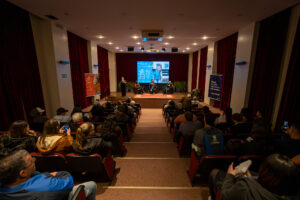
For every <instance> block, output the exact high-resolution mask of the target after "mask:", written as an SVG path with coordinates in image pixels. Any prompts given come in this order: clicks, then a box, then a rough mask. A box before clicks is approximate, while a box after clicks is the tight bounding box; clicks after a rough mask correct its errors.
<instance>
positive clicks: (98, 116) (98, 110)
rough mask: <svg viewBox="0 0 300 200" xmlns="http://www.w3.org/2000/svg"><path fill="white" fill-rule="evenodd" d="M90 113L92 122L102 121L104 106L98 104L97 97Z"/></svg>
mask: <svg viewBox="0 0 300 200" xmlns="http://www.w3.org/2000/svg"><path fill="white" fill-rule="evenodd" d="M91 113H92V115H93V121H94V122H101V121H104V108H103V106H102V105H101V104H100V101H99V99H96V101H95V104H94V105H93V107H92V110H91Z"/></svg>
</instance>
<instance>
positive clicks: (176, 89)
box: [174, 81, 180, 92]
mask: <svg viewBox="0 0 300 200" xmlns="http://www.w3.org/2000/svg"><path fill="white" fill-rule="evenodd" d="M174 88H175V91H176V92H179V90H180V82H179V81H175V82H174Z"/></svg>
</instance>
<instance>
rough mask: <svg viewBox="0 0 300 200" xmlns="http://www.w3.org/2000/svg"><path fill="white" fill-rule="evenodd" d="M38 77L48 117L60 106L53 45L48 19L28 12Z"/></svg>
mask: <svg viewBox="0 0 300 200" xmlns="http://www.w3.org/2000/svg"><path fill="white" fill-rule="evenodd" d="M30 20H31V26H32V32H33V38H34V43H35V48H36V55H37V60H38V65H39V71H40V78H41V83H42V90H43V96H44V102H45V109H46V113H47V116H48V117H52V116H53V115H55V114H56V109H57V108H58V107H59V106H60V98H59V88H58V83H57V76H56V66H55V56H54V46H53V39H52V34H51V32H52V30H51V24H50V21H48V20H45V19H42V18H40V17H37V16H35V15H31V14H30Z"/></svg>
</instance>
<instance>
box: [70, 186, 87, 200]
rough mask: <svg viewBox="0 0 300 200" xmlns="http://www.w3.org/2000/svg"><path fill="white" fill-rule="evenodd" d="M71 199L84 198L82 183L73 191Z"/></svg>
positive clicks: (80, 199)
mask: <svg viewBox="0 0 300 200" xmlns="http://www.w3.org/2000/svg"><path fill="white" fill-rule="evenodd" d="M71 200H86V197H85V193H84V185H79V186H78V188H77V189H76V191H75V192H74V194H73V196H72V197H71Z"/></svg>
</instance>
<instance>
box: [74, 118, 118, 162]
mask: <svg viewBox="0 0 300 200" xmlns="http://www.w3.org/2000/svg"><path fill="white" fill-rule="evenodd" d="M95 133H96V132H95V127H94V124H92V123H91V122H86V123H83V124H82V125H80V127H79V128H78V129H77V132H76V139H75V140H74V141H73V144H72V147H73V150H74V151H75V152H76V153H79V154H83V155H89V154H93V153H98V154H100V155H101V156H102V157H106V155H107V153H108V152H109V151H111V149H112V143H111V142H107V141H105V140H103V138H101V137H100V135H96V134H95Z"/></svg>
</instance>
